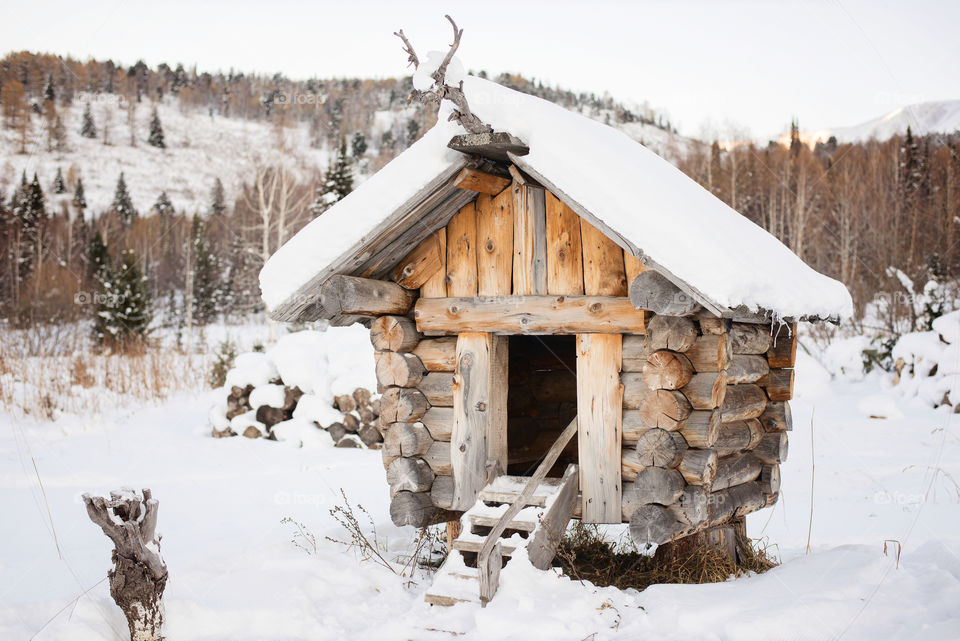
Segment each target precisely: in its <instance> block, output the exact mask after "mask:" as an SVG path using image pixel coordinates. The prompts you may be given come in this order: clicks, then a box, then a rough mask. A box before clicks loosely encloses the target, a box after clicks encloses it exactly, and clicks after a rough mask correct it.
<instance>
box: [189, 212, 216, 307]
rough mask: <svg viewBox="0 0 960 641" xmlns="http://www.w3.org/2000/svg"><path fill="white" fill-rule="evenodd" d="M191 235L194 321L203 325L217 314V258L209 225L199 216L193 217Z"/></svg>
mask: <svg viewBox="0 0 960 641" xmlns="http://www.w3.org/2000/svg"><path fill="white" fill-rule="evenodd" d="M190 235H191V238H192V240H191V242H192V243H193V298H194V302H193V321H194V322H195V323H196V324H197V325H201V326H202V325H207V324H209V323H210V322H211V321H213V320H214V318H216V315H217V309H218V301H217V291H218V289H219V287H218V285H219V283H218V278H217V276H218V266H217V258H216V256H214V254H213V252H212V251H211V249H210V241H209V240H208V239H207V225H206V223H205V222H204V221H203V220H202V219H201V218H200V217H199V216H196V215H194V217H193V223H192V225H191V234H190Z"/></svg>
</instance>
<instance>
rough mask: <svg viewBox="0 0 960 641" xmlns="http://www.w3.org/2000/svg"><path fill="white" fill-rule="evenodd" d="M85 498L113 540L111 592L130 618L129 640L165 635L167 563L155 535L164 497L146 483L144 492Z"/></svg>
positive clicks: (148, 640)
mask: <svg viewBox="0 0 960 641" xmlns="http://www.w3.org/2000/svg"><path fill="white" fill-rule="evenodd" d="M83 502H84V505H86V508H87V514H88V515H89V516H90V520H91V521H93V522H94V523H96V524H97V525H99V526H100V528H101V529H102V530H103V533H104V534H106V535H107V536H108V537H109V538H110V540H111V541H113V545H114V550H113V554H112V561H113V569H111V570H110V571H109V572H107V577H108V578H109V580H110V596H111V597H112V598H113V600H114V602H115V603H116V604H117V605H118V606H119V607H120V609H121V610H122V611H123V614H124V616H125V617H126V618H127V627H128V628H129V630H130V639H131V641H162V639H163V634H162V627H163V603H162V598H163V591H164V589H165V588H166V586H167V566H166V564H165V563H164V562H163V558H161V556H160V546H159V540H158V539H157V537H156V530H157V509H158V508H159V506H160V502H159V501H157V499H155V498H153V496H152V495H151V493H150V490H148V489H144V490H143V497H142V498H141V497H140V496H138V495H137V494H136V493H135V492H134V491H133V490H128V489H124V490H121V491H119V492H111V493H110V498H109V499H107V498H106V497H103V496H90V495H89V494H84V495H83ZM111 512H112V514H111ZM118 521H119V522H118Z"/></svg>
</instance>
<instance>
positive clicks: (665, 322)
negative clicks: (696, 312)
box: [647, 314, 697, 352]
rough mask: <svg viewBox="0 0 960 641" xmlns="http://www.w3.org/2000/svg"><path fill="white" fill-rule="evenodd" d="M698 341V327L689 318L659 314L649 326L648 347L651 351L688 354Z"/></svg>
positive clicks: (652, 319) (651, 320)
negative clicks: (662, 350)
mask: <svg viewBox="0 0 960 641" xmlns="http://www.w3.org/2000/svg"><path fill="white" fill-rule="evenodd" d="M696 341H697V326H696V325H695V324H694V322H693V321H692V320H691V319H689V318H684V317H682V316H661V315H660V314H657V315H655V316H654V317H653V318H651V319H650V322H649V323H648V324H647V345H648V347H649V349H650V350H651V351H656V350H658V349H669V350H670V351H673V352H686V351H687V350H688V349H690V348H691V347H693V344H694V343H695V342H696Z"/></svg>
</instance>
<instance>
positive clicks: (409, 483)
mask: <svg viewBox="0 0 960 641" xmlns="http://www.w3.org/2000/svg"><path fill="white" fill-rule="evenodd" d="M433 477H434V473H433V470H431V469H430V466H429V465H427V462H426V461H424V460H423V459H422V458H397V459H394V461H393V462H392V463H390V466H389V467H388V468H387V483H389V484H390V497H391V498H393V497H394V496H396V494H397V492H402V491H407V492H427V491H429V490H430V486H431V485H433Z"/></svg>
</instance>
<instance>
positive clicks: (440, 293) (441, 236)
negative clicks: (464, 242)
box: [420, 227, 447, 298]
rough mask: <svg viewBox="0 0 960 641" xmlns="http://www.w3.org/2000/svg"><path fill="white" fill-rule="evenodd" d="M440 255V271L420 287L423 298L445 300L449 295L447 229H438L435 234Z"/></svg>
mask: <svg viewBox="0 0 960 641" xmlns="http://www.w3.org/2000/svg"><path fill="white" fill-rule="evenodd" d="M433 238H434V241H435V242H436V243H437V251H438V253H439V254H440V269H438V270H437V271H436V272H434V273H433V276H431V277H430V278H428V279H427V281H426V282H425V283H424V284H423V285H421V286H420V296H421V297H422V298H445V297H446V295H447V228H446V227H444V228H442V229H438V230H437V231H435V232H434V233H433Z"/></svg>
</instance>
